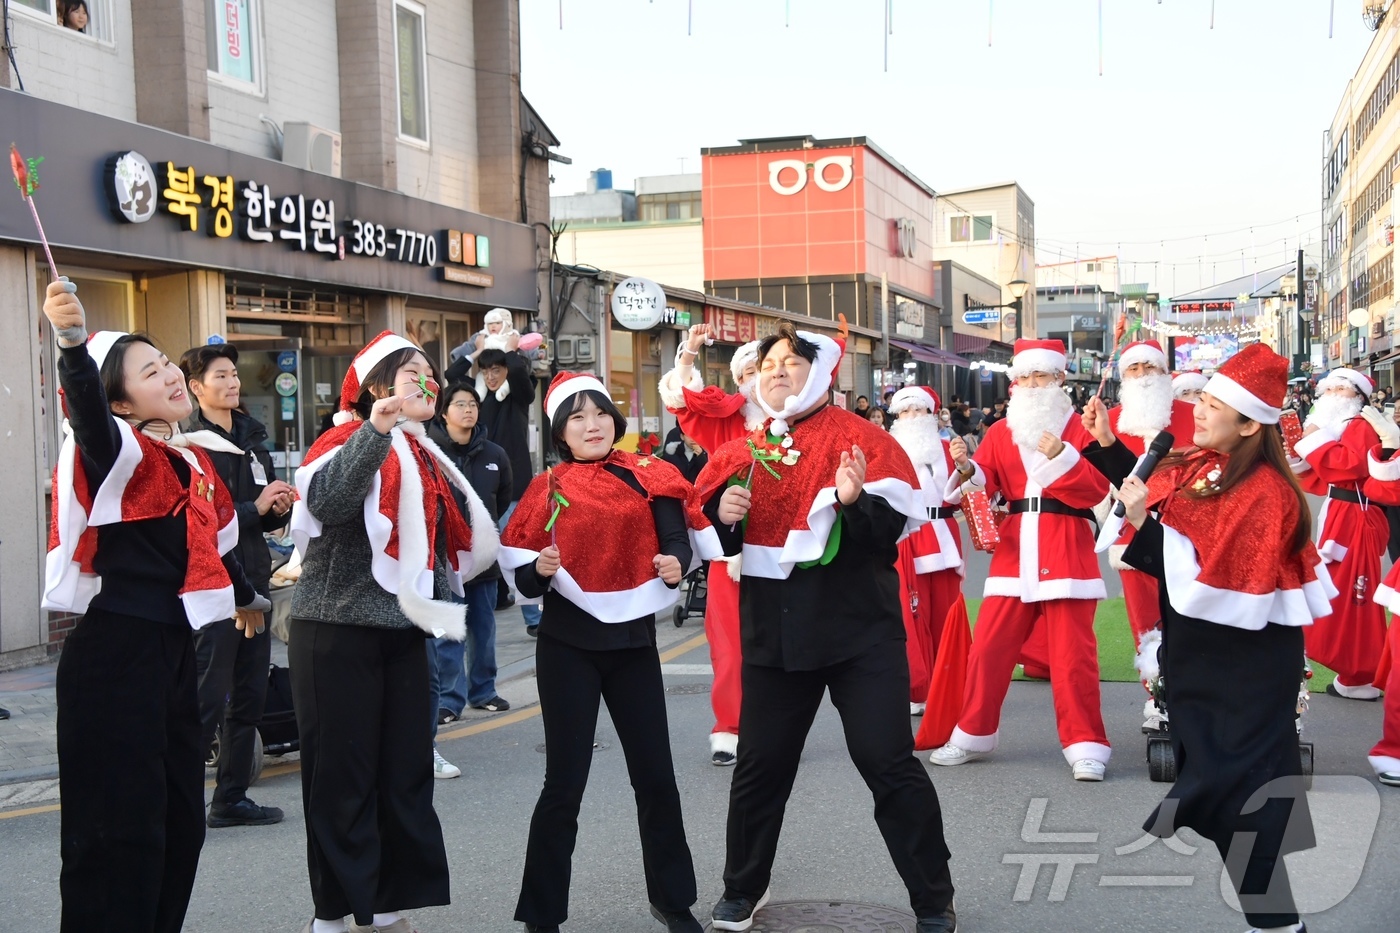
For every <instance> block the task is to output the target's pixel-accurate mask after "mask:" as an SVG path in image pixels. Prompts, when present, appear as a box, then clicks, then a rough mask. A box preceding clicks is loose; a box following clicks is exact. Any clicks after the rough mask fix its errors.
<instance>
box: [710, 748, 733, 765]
mask: <svg viewBox="0 0 1400 933" xmlns="http://www.w3.org/2000/svg"><path fill="white" fill-rule="evenodd" d="M736 761H738V759H737V758H735V757H734V753H733V752H723V751H720V752H715V753H714V754H713V755H711V756H710V764H712V765H714V766H715V767H717V768H727V767H729V766H730V765H732V764H734V762H736Z"/></svg>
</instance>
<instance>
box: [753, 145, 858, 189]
mask: <svg viewBox="0 0 1400 933" xmlns="http://www.w3.org/2000/svg"><path fill="white" fill-rule="evenodd" d="M854 163H855V160H854V159H852V158H851V156H848V155H843V156H826V157H825V158H821V159H818V160H817V161H815V162H804V161H803V160H802V159H774V160H773V161H772V162H769V163H768V187H770V188H772V189H773V190H774V191H776V192H778V194H797V193H798V192H799V191H801V190H802V189H803V188H805V187H807V172H808V169H810V170H811V173H812V182H813V184H815V185H816V186H817V187H818V188H820V189H822V190H823V191H840V190H841V189H842V188H845V187H846V186H847V185H849V184H850V183H851V179H852V178H853V177H855V169H854ZM828 169H834V171H828ZM784 172H786V173H787V174H786V175H784V174H783V173H784ZM833 176H834V177H833Z"/></svg>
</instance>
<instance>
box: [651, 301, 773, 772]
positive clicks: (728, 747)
mask: <svg viewBox="0 0 1400 933" xmlns="http://www.w3.org/2000/svg"><path fill="white" fill-rule="evenodd" d="M714 337H715V332H714V328H713V327H712V326H710V325H709V324H696V325H694V326H692V327H691V328H690V332H689V334H688V335H687V337H686V342H685V345H684V346H682V347H681V348H680V350H679V351H678V352H677V353H676V365H675V368H674V369H671V370H670V371H668V372H667V373H666V374H665V375H663V376H662V377H661V381H660V384H659V388H660V391H661V401H662V403H663V404H664V405H665V406H666V410H667V411H669V412H670V413H671V414H673V415H675V416H676V421H677V423H678V424H679V425H680V429H681V431H682V432H683V433H684V434H685V435H686V436H687V437H690V438H693V439H694V440H695V441H696V442H697V443H699V445H700V446H701V448H703V449H704V450H705V452H706V453H707V454H712V453H714V452H715V451H716V450H719V449H720V448H721V447H723V446H724V445H725V444H727V443H728V442H730V441H732V440H736V439H738V438H742V437H746V436H748V434H749V432H751V431H755V430H757V429H758V428H761V427H762V426H763V422H764V414H763V410H762V409H761V408H759V407H758V404H757V403H756V402H755V401H754V400H753V393H754V388H755V387H756V386H757V385H758V341H753V342H751V343H746V344H744V345H743V346H741V347H739V348H738V349H736V350H735V351H734V356H733V358H731V359H730V361H729V373H730V375H731V376H732V377H733V378H734V384H735V385H736V386H738V388H739V391H737V392H735V393H733V394H728V393H726V392H724V390H722V389H721V388H720V387H719V386H707V385H705V383H704V380H703V379H701V378H700V374H699V373H698V372H697V371H696V368H695V360H696V358H697V357H698V356H699V355H700V351H701V350H702V349H703V348H704V347H705V345H706V344H707V343H710V342H712V341H713V340H714ZM705 584H706V586H707V590H706V594H705V639H706V641H707V642H708V643H709V646H710V667H711V669H712V670H713V671H714V682H713V684H712V685H711V687H710V708H711V709H712V710H713V711H714V717H715V723H714V727H713V728H712V729H711V730H710V763H711V764H714V765H717V766H720V767H725V766H729V765H732V764H734V762H735V756H736V755H737V754H738V751H739V707H740V705H741V702H742V698H743V686H742V676H741V672H742V670H743V650H742V648H741V647H740V645H739V564H738V561H737V559H736V560H733V561H731V560H715V561H712V562H711V563H710V567H709V572H708V573H707V574H706V575H705Z"/></svg>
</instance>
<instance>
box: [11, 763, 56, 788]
mask: <svg viewBox="0 0 1400 933" xmlns="http://www.w3.org/2000/svg"><path fill="white" fill-rule="evenodd" d="M57 777H58V765H50V766H49V767H47V768H26V769H23V770H20V771H4V772H0V787H8V786H9V785H11V784H26V783H28V782H30V781H52V780H54V779H55V778H57Z"/></svg>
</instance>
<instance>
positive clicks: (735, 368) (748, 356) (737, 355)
mask: <svg viewBox="0 0 1400 933" xmlns="http://www.w3.org/2000/svg"><path fill="white" fill-rule="evenodd" d="M750 363H754V364H757V363H758V341H757V340H750V341H749V342H748V343H746V344H744V345H743V346H741V347H740V348H739V349H737V350H735V351H734V356H733V357H732V358H731V359H730V360H729V374H730V375H731V376H733V377H734V384H735V385H738V384H739V381H740V380H741V379H743V376H744V367H745V366H747V365H749V364H750Z"/></svg>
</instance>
